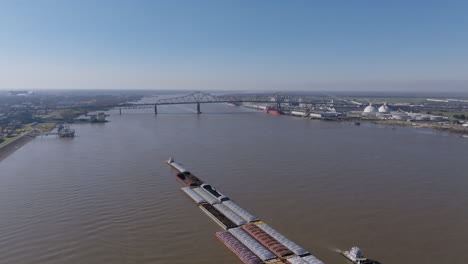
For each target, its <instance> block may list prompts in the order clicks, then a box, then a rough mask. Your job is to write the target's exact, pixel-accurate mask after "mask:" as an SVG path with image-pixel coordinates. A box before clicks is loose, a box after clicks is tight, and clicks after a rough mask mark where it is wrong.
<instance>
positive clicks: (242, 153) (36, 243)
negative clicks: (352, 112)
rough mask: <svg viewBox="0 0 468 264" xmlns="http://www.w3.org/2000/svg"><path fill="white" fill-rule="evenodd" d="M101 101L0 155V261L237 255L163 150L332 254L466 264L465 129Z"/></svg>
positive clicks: (334, 259) (317, 251)
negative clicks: (60, 131)
mask: <svg viewBox="0 0 468 264" xmlns="http://www.w3.org/2000/svg"><path fill="white" fill-rule="evenodd" d="M195 109H196V107H195V106H194V105H181V106H159V107H158V115H154V113H153V110H152V109H139V110H126V109H124V110H123V113H122V115H118V111H109V113H110V117H109V118H108V119H109V120H110V122H108V123H105V124H74V125H73V128H75V130H76V137H75V138H68V139H66V138H57V137H55V136H44V137H38V138H36V139H34V140H33V141H32V142H30V143H28V144H27V145H25V146H23V147H22V148H20V149H19V150H17V151H16V152H15V153H13V154H12V155H10V156H9V157H7V158H6V159H4V160H3V161H0V263H2V264H3V263H5V264H6V263H15V264H28V263H31V264H32V263H34V264H39V263H44V264H45V263H47V264H52V263H86V264H102V263H113V264H120V263H122V264H123V263H135V264H137V263H138V264H143V263H171V264H178V263H180V264H182V263H194V264H197V263H205V264H215V263H240V262H239V261H238V260H237V258H236V257H235V256H234V255H233V254H232V253H231V252H229V251H228V250H227V249H226V248H225V247H224V246H223V245H222V244H221V243H220V242H219V241H218V240H217V239H216V238H215V236H214V233H215V232H217V231H220V227H219V226H217V225H216V224H215V223H214V222H213V221H212V220H211V219H210V218H208V217H207V216H206V215H205V214H203V212H202V211H201V210H200V209H198V208H197V207H196V206H195V205H194V204H193V203H192V202H191V201H190V200H189V199H188V198H187V197H186V196H185V195H184V194H183V193H182V192H181V191H180V190H179V189H180V188H181V187H182V186H181V184H180V183H179V182H178V181H176V180H175V178H174V174H175V173H174V170H173V169H171V168H170V167H169V166H168V165H167V164H165V163H164V161H165V160H167V159H168V158H169V156H173V157H174V158H175V159H176V161H178V162H180V163H182V164H184V166H185V167H186V168H187V169H189V170H190V171H192V172H193V173H194V174H195V175H197V176H198V177H200V178H201V179H202V180H204V181H205V182H207V183H210V184H211V185H213V186H214V187H216V188H217V189H218V190H220V191H221V192H222V193H224V194H226V195H227V196H229V197H231V198H232V199H233V200H235V201H236V202H237V203H238V204H239V205H241V206H242V207H243V208H245V209H246V210H248V211H249V212H251V213H252V214H254V215H255V216H257V217H259V218H260V219H262V220H263V221H264V222H266V223H268V224H270V225H271V226H272V227H274V228H275V229H277V230H278V231H280V232H281V233H283V234H284V235H286V236H287V237H288V238H290V239H291V240H293V241H295V242H296V243H297V244H299V245H301V246H302V247H304V248H306V249H307V250H309V251H310V252H312V253H313V254H314V255H315V256H316V257H318V258H319V259H321V260H322V261H324V262H325V263H327V264H345V263H348V262H347V261H346V260H345V259H344V258H342V257H341V256H340V255H338V254H337V253H336V252H335V251H334V250H335V249H338V248H339V249H349V248H350V247H351V246H354V245H357V246H359V247H360V248H361V249H362V250H363V252H364V254H365V255H366V256H368V257H370V258H373V259H376V260H379V261H380V262H382V263H383V264H390V263H425V264H431V263H433V264H439V263H451V264H457V263H458V264H462V263H467V259H468V244H467V241H468V220H467V219H468V209H467V208H468V191H467V190H468V171H467V162H468V139H464V138H461V137H459V136H458V135H455V134H449V133H443V132H436V131H431V130H425V129H415V128H408V127H389V126H382V125H375V124H368V123H363V124H361V126H356V125H354V124H353V123H339V122H327V121H317V120H308V119H304V118H294V117H289V116H273V115H268V114H265V113H263V112H259V111H256V110H252V109H247V108H242V107H231V106H228V105H226V104H209V105H202V109H201V110H202V112H203V113H202V114H201V115H197V114H195Z"/></svg>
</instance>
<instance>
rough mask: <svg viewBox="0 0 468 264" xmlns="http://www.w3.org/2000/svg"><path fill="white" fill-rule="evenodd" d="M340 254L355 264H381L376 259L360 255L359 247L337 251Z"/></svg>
mask: <svg viewBox="0 0 468 264" xmlns="http://www.w3.org/2000/svg"><path fill="white" fill-rule="evenodd" d="M339 252H340V254H341V255H343V256H344V257H345V258H347V259H348V260H350V261H351V262H353V263H355V264H381V263H380V262H378V261H375V260H371V259H368V258H365V257H364V256H363V255H362V252H361V249H360V248H358V247H352V248H351V249H350V250H349V251H339Z"/></svg>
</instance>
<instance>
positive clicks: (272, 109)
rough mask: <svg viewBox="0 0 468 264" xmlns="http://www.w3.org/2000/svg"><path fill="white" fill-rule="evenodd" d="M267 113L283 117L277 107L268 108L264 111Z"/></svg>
mask: <svg viewBox="0 0 468 264" xmlns="http://www.w3.org/2000/svg"><path fill="white" fill-rule="evenodd" d="M263 111H264V112H265V113H268V114H271V115H281V111H280V110H279V109H277V108H275V107H271V106H268V107H266V108H265V109H263Z"/></svg>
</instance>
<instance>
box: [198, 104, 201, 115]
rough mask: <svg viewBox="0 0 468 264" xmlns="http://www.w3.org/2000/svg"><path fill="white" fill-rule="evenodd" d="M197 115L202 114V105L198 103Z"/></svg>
mask: <svg viewBox="0 0 468 264" xmlns="http://www.w3.org/2000/svg"><path fill="white" fill-rule="evenodd" d="M197 114H201V111H200V103H197Z"/></svg>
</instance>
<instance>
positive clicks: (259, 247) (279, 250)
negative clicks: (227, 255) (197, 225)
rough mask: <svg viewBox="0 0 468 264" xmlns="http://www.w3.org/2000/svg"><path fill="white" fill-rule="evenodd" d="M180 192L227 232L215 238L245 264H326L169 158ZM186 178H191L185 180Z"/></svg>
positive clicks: (220, 233)
mask: <svg viewBox="0 0 468 264" xmlns="http://www.w3.org/2000/svg"><path fill="white" fill-rule="evenodd" d="M167 163H168V164H169V165H171V166H172V167H173V168H174V169H176V170H177V171H178V172H179V173H178V174H177V175H181V174H182V175H184V177H179V176H176V178H177V180H178V181H179V182H181V183H182V184H183V185H185V186H186V187H183V188H181V190H182V191H183V192H184V193H185V194H186V195H187V196H188V197H189V198H190V199H191V200H192V201H193V202H194V203H195V204H196V205H198V207H199V208H200V209H201V210H202V211H203V212H204V213H205V214H206V215H208V216H209V217H210V218H211V219H213V221H215V222H216V223H217V224H218V225H219V226H221V227H222V228H223V229H224V230H227V231H223V232H217V233H216V234H215V236H216V237H217V238H218V239H219V240H220V241H221V242H222V243H223V244H224V245H225V246H226V247H227V248H228V249H230V250H231V251H232V252H233V253H234V254H235V255H236V256H237V257H238V258H239V259H240V260H241V261H242V262H243V263H246V264H260V263H262V264H275V263H276V264H279V263H291V264H324V263H323V262H322V261H320V260H319V259H317V258H316V257H314V256H313V255H311V254H310V253H309V252H308V251H307V250H305V249H303V248H301V247H300V246H298V245H297V244H295V243H294V242H292V241H291V240H289V239H287V238H286V237H285V236H283V235H282V234H280V233H279V232H277V231H276V230H274V229H273V228H272V227H270V226H269V225H267V224H265V223H264V222H262V221H260V219H259V218H257V217H255V216H254V215H252V214H251V213H249V212H247V211H246V210H245V209H243V208H242V207H240V206H239V205H237V204H236V203H235V202H234V201H232V200H231V199H229V198H228V197H227V196H225V195H223V194H222V193H221V192H219V191H218V190H217V189H215V188H214V187H213V186H211V185H209V184H207V183H203V181H201V180H200V179H198V178H197V177H195V176H194V175H192V174H191V173H190V172H189V171H188V170H186V169H185V168H184V167H183V166H182V165H181V164H179V163H176V162H175V161H174V159H173V158H170V159H169V160H168V161H167ZM186 175H190V176H189V177H186Z"/></svg>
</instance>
